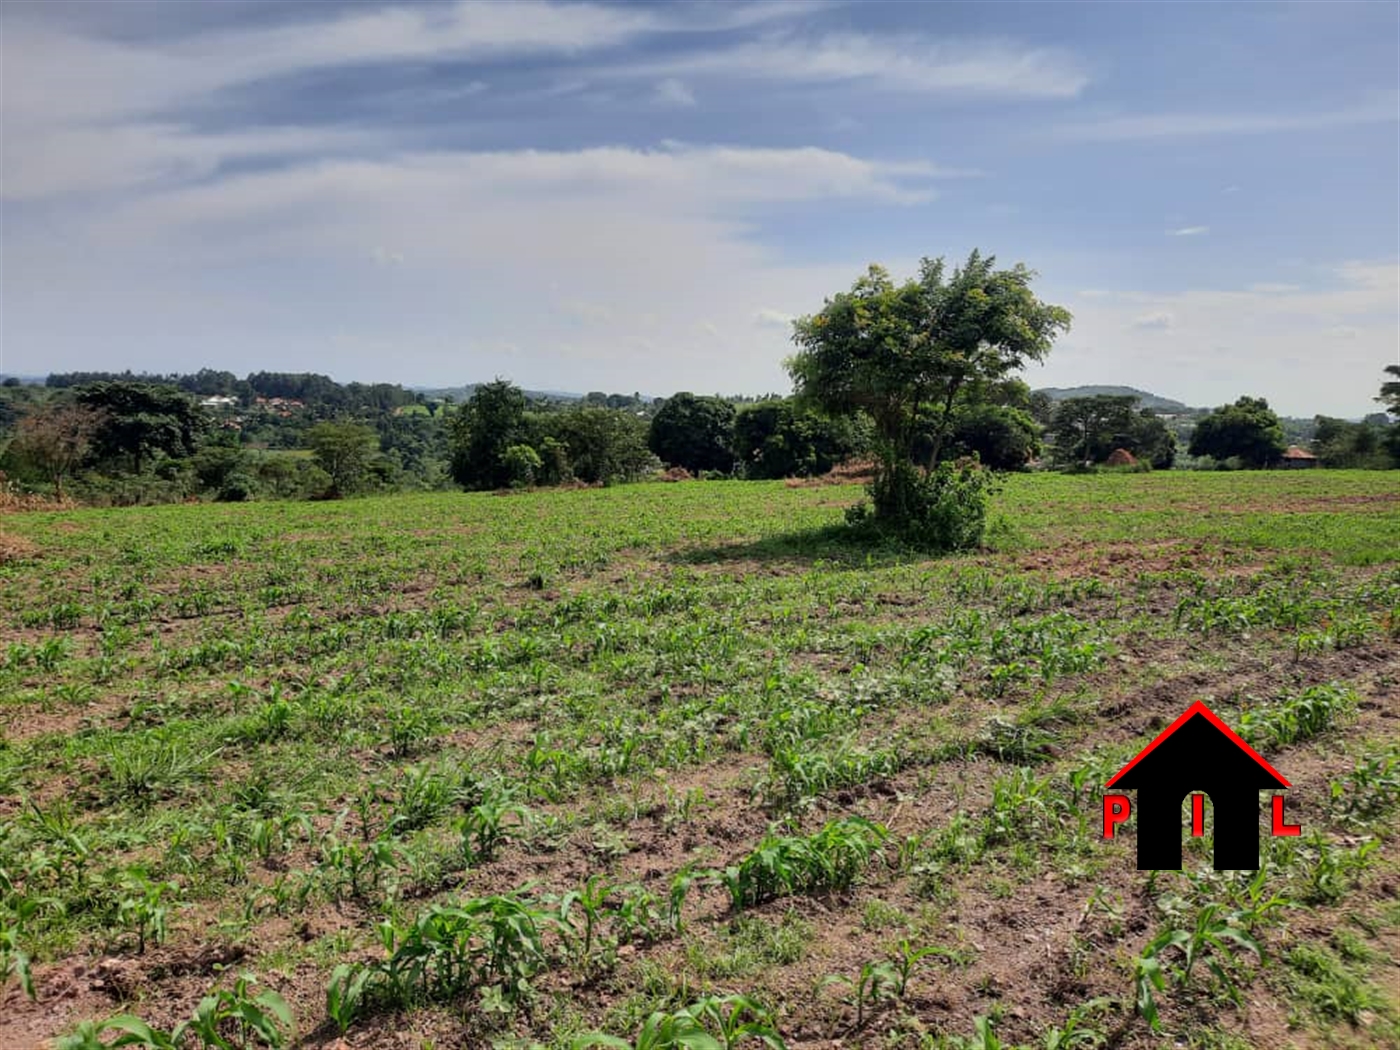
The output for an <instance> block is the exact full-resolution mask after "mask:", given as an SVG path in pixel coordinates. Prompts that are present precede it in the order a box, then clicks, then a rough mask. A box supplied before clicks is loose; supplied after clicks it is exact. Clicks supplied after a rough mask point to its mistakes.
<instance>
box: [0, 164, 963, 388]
mask: <svg viewBox="0 0 1400 1050" xmlns="http://www.w3.org/2000/svg"><path fill="white" fill-rule="evenodd" d="M937 174H938V169H937V168H936V166H934V165H929V164H911V163H907V162H901V163H885V162H882V161H879V160H871V159H865V158H860V157H854V156H851V155H849V154H844V153H837V152H834V151H830V150H822V149H815V148H809V149H745V148H740V147H725V146H688V145H680V144H669V145H667V146H665V147H663V148H658V149H652V150H637V149H623V148H607V149H588V150H578V151H536V150H519V151H502V152H483V153H449V152H438V153H431V154H405V155H402V156H396V157H392V158H386V159H382V160H377V161H366V160H361V159H354V158H340V159H327V160H322V161H315V162H312V161H301V162H297V163H293V164H289V165H283V166H280V167H277V168H271V169H264V170H254V171H243V172H240V173H238V174H216V175H214V176H211V177H210V178H208V179H205V180H201V181H199V182H197V183H194V184H190V185H185V186H180V187H173V188H170V189H166V190H164V191H162V192H161V193H159V194H146V195H141V196H137V197H133V198H131V199H129V200H126V201H125V202H113V203H112V204H111V206H110V207H105V208H103V209H102V210H101V212H100V213H91V214H89V213H87V212H82V213H79V212H73V213H65V215H61V216H60V215H58V213H55V220H54V221H55V225H52V226H51V227H46V228H40V227H38V226H37V225H35V226H23V227H19V226H17V227H16V228H15V229H14V230H13V231H11V230H7V231H6V238H5V240H4V242H3V252H4V256H3V259H4V263H5V266H4V273H5V293H6V313H5V334H6V342H7V344H8V345H11V346H15V347H23V348H24V351H23V353H24V354H26V355H33V358H32V359H33V361H34V366H33V367H35V368H37V369H42V368H43V367H45V363H46V362H48V361H50V360H52V352H53V351H54V350H55V349H58V348H69V349H67V350H65V351H64V352H65V353H66V354H68V357H69V359H70V360H72V359H73V358H74V356H75V355H76V354H79V353H82V351H81V349H80V348H81V347H83V346H84V345H91V332H90V328H89V326H90V325H91V323H92V322H91V320H90V319H91V318H93V317H101V318H102V327H103V330H104V332H106V333H110V335H109V336H104V339H103V341H102V347H103V350H102V353H103V354H107V355H111V360H117V359H119V358H120V359H127V360H133V359H139V361H140V362H141V363H142V364H143V365H146V366H147V367H153V368H154V367H165V365H164V362H166V361H169V362H170V365H169V367H175V366H176V365H178V364H179V363H180V362H181V361H185V362H186V363H187V358H188V333H189V332H191V331H198V332H201V333H204V335H203V336H202V337H201V343H200V346H201V357H202V358H203V359H205V360H208V361H211V362H219V361H225V362H237V367H238V368H240V369H243V368H247V369H251V370H256V369H257V368H260V367H274V368H279V369H292V370H295V369H298V368H308V369H312V370H315V369H320V370H323V371H324V370H326V369H327V367H328V363H327V362H328V359H329V360H331V361H334V362H335V364H334V370H335V371H336V373H337V374H340V375H346V376H355V375H359V376H366V377H390V378H394V379H398V380H401V381H406V382H414V381H437V380H439V379H440V380H442V381H449V380H450V381H464V380H468V379H477V378H481V377H483V376H488V377H489V376H491V375H494V374H497V373H498V372H500V373H502V374H510V375H512V376H513V377H514V378H517V379H519V380H520V381H521V382H525V383H528V384H530V385H534V386H541V385H546V386H548V387H550V388H554V389H571V388H575V387H577V388H581V389H596V388H598V387H599V386H600V385H607V384H608V383H620V384H621V385H622V386H625V387H626V388H627V389H629V390H630V389H654V390H658V391H669V390H673V389H679V388H684V387H691V388H694V389H706V390H709V389H715V388H718V387H724V388H725V389H735V390H765V389H767V390H782V389H785V388H786V387H787V385H788V384H787V379H786V377H785V376H784V374H783V372H782V369H781V364H780V362H781V361H782V359H783V358H784V356H786V354H787V353H788V352H790V345H789V341H788V332H789V330H788V328H787V326H786V324H785V323H780V322H786V321H787V320H788V319H789V314H788V312H787V310H815V309H818V308H820V305H821V302H822V300H823V298H824V296H826V295H828V294H830V293H831V291H832V290H833V289H835V288H840V287H845V286H847V285H848V284H849V283H850V281H851V280H852V279H853V278H854V277H856V276H858V274H859V273H860V271H861V265H860V263H863V262H864V260H860V261H859V262H852V263H851V264H849V265H841V266H833V265H823V266H817V265H808V264H802V263H796V262H792V261H791V260H789V259H787V258H785V257H784V256H782V255H781V254H780V253H779V252H778V251H776V250H770V249H767V248H764V247H761V246H760V245H758V244H756V243H755V242H754V241H753V239H752V236H751V231H750V229H749V227H748V226H747V224H746V223H745V221H744V220H745V217H746V216H748V215H750V214H751V213H753V212H754V211H755V210H756V209H759V208H761V207H763V206H766V205H768V204H772V203H777V202H794V201H796V202H802V201H832V202H840V201H856V202H859V203H860V204H861V205H862V206H864V207H871V206H874V205H877V204H880V203H883V204H885V205H887V206H890V207H902V206H906V205H910V204H914V203H918V202H920V201H922V200H925V199H927V197H928V196H929V194H930V193H931V187H932V184H933V182H934V181H935V179H936V177H937ZM367 246H379V248H380V249H381V250H380V251H375V250H374V249H373V247H367ZM367 253H369V255H370V258H371V259H372V260H374V261H375V262H376V263H377V264H378V265H377V266H366V265H363V264H362V263H361V262H360V260H364V259H365V258H366V254H367ZM399 257H402V258H403V259H406V260H411V266H412V271H413V278H414V279H413V280H412V281H402V280H385V279H384V275H385V273H386V272H387V269H388V268H393V267H397V266H398V265H399V264H398V263H397V261H396V260H397V258H399ZM403 265H404V266H405V268H407V266H408V265H409V264H408V263H405V264H403ZM551 285H554V286H557V290H550V289H551ZM541 289H544V290H545V291H544V292H543V293H542V292H541ZM542 296H543V298H542ZM73 302H82V303H83V304H84V310H82V311H73V310H72V309H71V304H72V303H73ZM774 304H783V305H784V306H786V307H787V310H779V309H777V308H776V307H775V306H774ZM78 315H82V316H78ZM760 316H763V317H765V318H767V319H768V320H769V321H771V322H772V323H769V324H757V323H754V324H746V323H744V322H745V319H755V318H759V317H760ZM156 317H158V318H160V324H159V325H158V326H153V325H152V323H151V318H156ZM84 318H87V319H88V320H84ZM328 318H333V319H334V320H333V323H332V324H328V320H327V319H328ZM725 318H730V319H734V320H735V321H736V323H734V324H732V325H726V323H725V322H724V320H723V319H725ZM405 319H411V321H412V323H411V324H408V325H406V324H405ZM706 325H710V326H712V327H711V328H706V327H705V326H706ZM716 325H718V326H721V327H720V331H721V333H722V335H720V336H717V335H716V334H715V330H714V326H716ZM335 331H342V332H352V333H354V334H355V337H356V340H357V341H355V342H354V343H353V346H352V347H351V348H350V349H345V348H344V347H343V346H342V345H341V344H333V343H331V342H330V340H331V339H332V334H333V333H334V332H335ZM506 343H510V344H513V345H514V346H516V347H518V348H519V351H518V353H515V354H511V355H505V354H504V353H503V351H502V350H501V348H502V347H503V346H504V345H505V344H506ZM381 345H390V346H392V347H393V350H392V352H391V353H388V352H380V351H378V350H375V349H374V348H375V347H378V346H381ZM73 348H79V349H76V350H75V349H73ZM132 355H139V358H133V357H132ZM7 356H8V355H7ZM13 364H14V365H15V367H19V366H20V365H23V364H25V362H24V361H15V362H13ZM69 367H79V363H78V362H77V361H75V362H74V364H72V365H70V366H69ZM619 388H620V387H619Z"/></svg>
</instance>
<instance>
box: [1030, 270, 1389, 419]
mask: <svg viewBox="0 0 1400 1050" xmlns="http://www.w3.org/2000/svg"><path fill="white" fill-rule="evenodd" d="M1266 287H1267V288H1269V289H1270V290H1265V291H1260V290H1259V289H1258V288H1243V289H1199V288H1198V289H1188V290H1185V291H1181V292H1177V293H1173V294H1166V295H1159V294H1153V293H1150V292H1144V291H1120V292H1118V293H1116V294H1115V295H1113V296H1112V297H1109V298H1104V297H1096V298H1087V299H1086V298H1083V297H1077V298H1072V299H1070V300H1069V301H1068V302H1067V303H1066V305H1068V306H1069V308H1070V309H1071V311H1072V312H1073V314H1074V328H1073V330H1072V331H1071V332H1070V334H1069V335H1067V336H1065V337H1064V338H1063V339H1062V340H1061V341H1060V343H1059V344H1058V345H1057V346H1056V348H1055V351H1054V353H1053V354H1052V355H1051V357H1050V360H1049V363H1048V367H1047V368H1046V369H1045V375H1044V377H1035V378H1033V379H1032V381H1033V382H1036V383H1045V384H1048V385H1057V386H1065V385H1072V384H1074V383H1085V382H1097V383H1111V382H1125V383H1129V384H1131V385H1132V386H1136V387H1140V388H1144V389H1147V390H1152V391H1154V392H1156V393H1160V394H1164V395H1166V396H1169V397H1180V398H1182V399H1183V400H1187V401H1190V402H1192V403H1199V404H1203V405H1215V404H1224V403H1226V402H1228V401H1233V400H1234V399H1235V398H1236V397H1238V396H1240V395H1241V394H1246V393H1247V394H1253V395H1262V396H1267V397H1268V398H1269V400H1270V403H1271V404H1272V405H1273V406H1274V407H1275V408H1276V409H1278V410H1279V411H1281V412H1284V413H1286V414H1289V415H1309V416H1310V415H1313V414H1314V413H1317V412H1323V413H1327V414H1331V415H1345V416H1351V415H1357V414H1359V413H1361V412H1364V411H1366V410H1367V408H1366V406H1367V404H1368V403H1369V399H1370V398H1371V397H1373V396H1374V395H1375V392H1376V390H1377V389H1379V386H1380V381H1381V375H1380V372H1381V367H1382V366H1383V365H1384V364H1385V363H1386V362H1387V361H1393V360H1394V359H1395V348H1396V346H1400V318H1397V312H1396V306H1397V303H1400V261H1397V260H1372V261H1355V262H1348V263H1345V264H1342V265H1339V266H1336V267H1334V268H1333V269H1332V270H1331V271H1330V272H1326V273H1324V274H1322V275H1321V276H1320V277H1319V278H1318V279H1317V280H1316V281H1313V282H1309V283H1308V284H1306V285H1303V286H1301V287H1295V288H1293V289H1291V290H1287V291H1284V290H1274V289H1281V286H1276V285H1270V286H1266ZM1052 301H1053V300H1052ZM1165 319H1170V320H1169V322H1168V325H1167V326H1166V327H1164V326H1163V325H1161V324H1151V323H1148V324H1144V323H1143V322H1151V321H1161V320H1165ZM1289 359H1296V361H1298V362H1300V363H1299V364H1296V365H1289V364H1287V361H1288V360H1289ZM1319 362H1325V366H1324V367H1319Z"/></svg>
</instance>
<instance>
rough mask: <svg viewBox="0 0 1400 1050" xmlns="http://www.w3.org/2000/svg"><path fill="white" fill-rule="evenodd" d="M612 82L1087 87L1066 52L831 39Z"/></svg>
mask: <svg viewBox="0 0 1400 1050" xmlns="http://www.w3.org/2000/svg"><path fill="white" fill-rule="evenodd" d="M607 72H608V73H609V74H610V75H613V76H622V77H631V76H654V75H658V74H669V75H674V76H688V77H697V76H708V77H723V78H727V79H747V80H763V81H780V82H786V83H794V84H822V83H852V82H858V83H865V84H867V85H869V86H872V87H875V88H879V89H883V90H887V91H898V92H905V93H911V94H942V95H953V96H972V97H978V96H982V97H992V98H1073V97H1074V96H1076V95H1078V94H1079V93H1080V91H1082V90H1083V89H1084V87H1085V85H1086V84H1088V82H1089V78H1088V74H1087V73H1086V72H1085V71H1084V69H1083V68H1082V66H1081V64H1080V63H1079V61H1078V60H1077V59H1076V58H1074V56H1072V55H1071V54H1069V53H1068V52H1065V51H1061V50H1058V49H1055V48H1046V47H1027V46H1022V45H1017V44H1011V43H1005V42H1001V41H986V40H961V41H954V40H947V39H938V38H934V37H929V36H923V35H920V34H906V35H901V36H898V37H895V36H882V35H874V34H861V33H838V34H831V35H827V36H822V37H817V38H806V37H796V36H791V35H782V36H770V37H769V38H767V39H764V40H759V41H748V42H744V43H740V44H737V45H734V46H730V47H716V48H714V49H711V50H708V51H699V52H684V53H680V54H677V55H674V56H671V57H669V58H667V59H665V60H664V61H661V62H639V63H635V64H625V63H624V64H620V65H618V66H616V67H613V68H611V69H609V70H608V71H607Z"/></svg>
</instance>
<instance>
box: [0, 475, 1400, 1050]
mask: <svg viewBox="0 0 1400 1050" xmlns="http://www.w3.org/2000/svg"><path fill="white" fill-rule="evenodd" d="M859 497H860V491H859V489H858V488H856V487H853V486H837V485H830V486H824V485H811V486H789V485H784V484H783V483H778V482H774V483H765V482H753V483H750V482H686V483H682V484H675V485H663V484H654V485H638V486H630V487H621V488H614V489H595V490H580V491H556V492H537V493H525V494H516V495H510V496H495V495H461V494H452V495H424V496H416V497H394V498H386V499H366V500H360V501H347V502H343V503H319V504H291V503H264V504H246V505H199V506H195V505H183V506H168V507H158V508H134V509H127V510H104V511H73V512H67V513H44V514H16V515H10V516H7V517H4V518H0V640H2V641H0V728H3V739H0V921H2V922H3V926H0V959H2V960H3V965H4V970H5V983H4V986H3V989H0V1047H3V1048H5V1050H19V1048H25V1047H30V1046H35V1047H37V1046H47V1045H51V1044H50V1040H52V1039H54V1038H56V1037H63V1036H72V1037H73V1038H72V1040H71V1042H70V1045H72V1046H94V1047H95V1046H97V1045H99V1043H98V1041H97V1040H98V1039H99V1032H98V1029H99V1027H100V1023H101V1022H103V1021H105V1020H106V1019H108V1018H111V1017H112V1016H114V1015H120V1014H130V1015H135V1016H136V1017H139V1018H140V1019H141V1020H142V1021H143V1022H144V1023H145V1024H147V1025H149V1026H151V1030H150V1031H145V1030H142V1029H141V1028H140V1026H139V1025H137V1024H135V1023H134V1022H132V1023H129V1024H128V1025H127V1027H126V1028H125V1029H123V1030H124V1031H129V1032H135V1033H137V1035H138V1036H139V1037H140V1038H142V1039H145V1040H146V1041H145V1042H136V1043H134V1044H133V1045H141V1046H147V1045H149V1046H161V1045H165V1044H162V1043H160V1042H159V1038H160V1037H161V1033H168V1032H170V1031H171V1030H173V1029H175V1028H176V1026H177V1025H179V1024H180V1023H181V1022H184V1021H187V1020H189V1019H190V1018H191V1017H195V1018H196V1023H195V1024H194V1025H192V1026H191V1027H190V1028H189V1029H188V1030H187V1033H186V1038H187V1042H185V1043H184V1044H181V1045H188V1046H222V1045H231V1046H241V1045H245V1044H246V1045H248V1046H258V1045H264V1043H266V1045H285V1046H297V1047H316V1048H327V1050H329V1048H349V1047H364V1048H370V1047H374V1048H380V1047H386V1048H405V1050H420V1048H434V1050H443V1048H448V1047H478V1046H480V1047H490V1046H503V1047H520V1048H526V1047H535V1046H540V1047H550V1048H554V1047H558V1048H567V1047H572V1046H590V1045H599V1046H603V1045H612V1046H630V1047H636V1048H638V1050H640V1048H641V1047H652V1048H658V1050H659V1048H662V1047H670V1046H687V1047H693V1048H696V1050H704V1048H706V1047H710V1046H718V1047H729V1046H741V1047H742V1046H753V1047H760V1046H764V1045H767V1046H769V1047H781V1046H786V1047H789V1048H794V1050H796V1048H828V1047H829V1048H835V1047H845V1048H851V1047H867V1048H876V1047H881V1048H885V1047H888V1048H894V1047H915V1048H918V1047H928V1048H949V1050H951V1048H977V1050H991V1048H994V1047H998V1046H1000V1047H1022V1046H1026V1047H1035V1048H1046V1050H1055V1048H1065V1047H1096V1046H1111V1047H1131V1048H1147V1047H1160V1046H1172V1047H1199V1048H1216V1050H1228V1048H1236V1050H1242V1048H1247V1047H1280V1048H1281V1047H1290V1046H1293V1047H1300V1048H1301V1047H1358V1048H1362V1047H1387V1046H1400V865H1397V861H1400V848H1397V840H1396V835H1395V832H1396V829H1397V823H1398V822H1400V816H1398V815H1400V484H1398V483H1397V479H1396V477H1395V475H1394V474H1393V473H1390V474H1387V473H1384V472H1341V471H1338V472H1331V471H1328V472H1322V471H1318V472H1308V473H1283V472H1269V473H1234V474H1230V473H1219V474H1186V473H1177V474H1172V473H1166V472H1163V473H1157V474H1127V475H1111V476H1110V475H1096V476H1083V477H1067V476H1059V475H1027V476H1017V477H1013V478H1011V479H1010V480H1009V481H1008V482H1007V483H1006V486H1005V488H1004V489H1003V491H1001V492H1000V493H999V494H998V495H997V497H996V498H995V500H994V502H993V519H994V522H993V527H992V529H991V532H990V537H989V545H990V549H989V550H987V551H984V552H981V553H977V554H972V555H965V556H956V557H945V558H938V559H930V558H925V557H921V556H916V555H910V554H902V553H899V552H897V551H888V550H862V549H854V548H852V547H849V546H846V545H845V544H844V543H843V541H842V539H841V537H840V535H839V530H836V529H834V526H836V525H838V524H839V523H840V521H841V520H842V513H843V509H844V508H845V507H846V506H848V505H850V504H852V503H854V502H856V500H857V499H858V498H859ZM1195 700H1204V701H1205V702H1206V703H1208V704H1209V705H1210V706H1211V707H1212V708H1213V710H1215V712H1216V713H1217V714H1219V715H1220V716H1221V717H1222V718H1223V719H1225V721H1226V722H1228V723H1229V724H1230V725H1231V726H1232V727H1234V728H1235V729H1237V730H1238V731H1240V732H1241V733H1242V734H1243V735H1244V736H1245V737H1246V739H1248V740H1249V741H1250V742H1251V743H1252V744H1253V746H1254V747H1255V748H1256V749H1258V750H1259V751H1260V752H1261V753H1262V754H1264V756H1265V757H1266V758H1268V760H1269V761H1270V762H1271V763H1272V764H1273V765H1275V766H1276V767H1277V768H1278V769H1279V770H1280V771H1281V772H1282V773H1283V774H1284V775H1285V776H1286V777H1288V778H1289V780H1291V782H1292V785H1293V787H1292V789H1291V790H1290V791H1289V793H1288V814H1289V819H1290V820H1293V821H1297V822H1299V823H1301V824H1302V827H1303V834H1302V835H1301V836H1298V837H1290V838H1274V837H1271V836H1269V835H1268V833H1267V823H1266V826H1265V833H1264V835H1263V838H1262V839H1261V846H1262V850H1263V867H1262V868H1261V869H1260V872H1259V873H1258V874H1257V875H1256V873H1254V872H1215V871H1213V870H1212V869H1211V867H1210V863H1209V860H1210V836H1209V833H1208V829H1209V823H1208V822H1207V835H1206V836H1205V837H1203V838H1200V839H1191V838H1189V837H1188V838H1187V839H1186V843H1187V845H1186V858H1187V859H1186V867H1185V870H1184V871H1181V872H1165V871H1164V872H1156V873H1147V872H1138V871H1137V870H1136V869H1135V860H1134V842H1135V832H1134V824H1133V823H1132V822H1130V823H1128V824H1127V825H1125V826H1124V828H1123V829H1122V830H1121V831H1120V833H1119V834H1118V835H1117V836H1116V837H1115V838H1114V840H1113V841H1111V842H1105V841H1104V840H1103V839H1102V838H1101V834H1100V821H1101V806H1100V797H1101V793H1102V790H1103V784H1104V783H1105V781H1106V780H1107V779H1108V778H1110V777H1111V776H1112V775H1113V774H1114V773H1115V772H1116V771H1117V770H1118V769H1119V768H1120V767H1121V766H1122V765H1123V764H1124V763H1125V762H1126V761H1127V760H1128V759H1130V758H1131V757H1132V756H1133V755H1134V754H1135V753H1136V752H1137V751H1138V750H1139V749H1140V748H1141V747H1142V746H1144V745H1145V744H1146V743H1147V742H1148V741H1149V740H1150V739H1151V738H1152V737H1153V736H1155V735H1156V734H1157V733H1158V732H1159V731H1160V730H1161V729H1162V728H1164V727H1165V726H1166V725H1168V724H1169V723H1170V722H1171V721H1172V720H1173V719H1175V718H1176V716H1177V715H1179V714H1180V713H1181V712H1182V711H1183V710H1184V709H1185V708H1186V707H1187V706H1188V705H1189V704H1190V703H1191V702H1193V701H1195ZM1265 813H1266V814H1267V809H1265ZM1264 819H1265V820H1266V821H1267V815H1266V816H1265V818H1264ZM1186 823H1188V820H1187V818H1185V817H1184V818H1183V824H1184V825H1185V824H1186ZM245 976H246V980H245ZM30 980H32V986H33V993H34V997H33V998H31V997H30V996H28V995H26V989H25V986H26V984H27V983H28V982H29V981H30ZM328 989H329V992H328ZM216 990H217V991H219V992H220V993H221V994H220V995H219V996H217V997H216V998H215V999H213V1000H209V1001H206V1002H205V1004H204V1006H203V1007H201V1000H204V999H205V997H206V996H208V995H210V994H211V992H213V991H216ZM269 991H271V992H275V993H276V994H277V995H278V996H280V997H281V1001H285V1004H286V1007H287V1014H288V1016H282V1015H281V1002H280V1001H278V1000H273V999H268V998H262V999H259V998H258V997H259V996H261V995H264V993H267V992H269ZM240 1017H241V1018H242V1021H241V1022H240V1020H239V1018H240ZM84 1022H95V1024H92V1025H88V1026H86V1027H84ZM240 1025H242V1027H240ZM698 1029H703V1030H704V1031H706V1032H708V1033H709V1035H710V1037H711V1038H712V1040H714V1041H712V1042H706V1041H705V1040H704V1039H701V1038H699V1037H697V1036H695V1035H694V1034H693V1033H694V1032H695V1031H696V1030H698ZM686 1032H691V1033H692V1034H691V1035H689V1036H686V1035H685V1033H686ZM593 1033H597V1034H599V1035H600V1036H601V1035H606V1036H609V1037H612V1038H613V1039H614V1040H620V1042H619V1041H614V1042H611V1043H606V1042H605V1041H597V1042H595V1041H594V1036H593V1035H592V1034H593ZM116 1034H117V1029H115V1028H113V1029H109V1030H107V1031H106V1033H105V1034H103V1035H101V1036H100V1038H101V1040H102V1041H103V1042H110V1041H111V1040H112V1039H113V1038H114V1037H115V1036H116ZM683 1038H684V1039H688V1040H689V1041H688V1042H685V1041H680V1040H682V1039H683ZM219 1039H223V1040H225V1041H226V1042H224V1043H220V1042H218V1040H219ZM260 1039H261V1040H263V1042H260V1041H259V1040H260ZM668 1039H669V1040H670V1041H667V1040H668ZM84 1040H86V1041H84ZM201 1040H203V1041H201ZM648 1040H651V1041H648Z"/></svg>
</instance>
